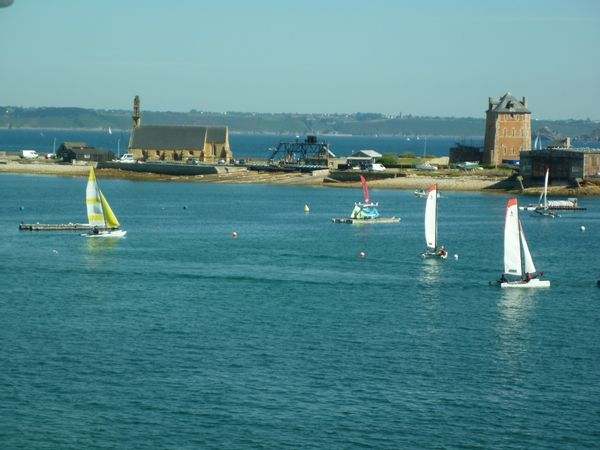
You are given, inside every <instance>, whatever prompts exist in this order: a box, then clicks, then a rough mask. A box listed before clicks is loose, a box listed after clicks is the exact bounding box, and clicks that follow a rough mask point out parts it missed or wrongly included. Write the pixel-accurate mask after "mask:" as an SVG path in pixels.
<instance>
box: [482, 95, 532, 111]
mask: <svg viewBox="0 0 600 450" xmlns="http://www.w3.org/2000/svg"><path fill="white" fill-rule="evenodd" d="M488 111H494V112H496V113H520V114H531V111H529V110H528V109H527V100H526V99H525V97H523V100H519V99H517V98H515V97H514V96H513V95H512V94H511V93H510V92H507V93H506V94H504V95H503V96H502V97H500V100H498V101H496V100H492V98H491V97H490V105H489V109H488Z"/></svg>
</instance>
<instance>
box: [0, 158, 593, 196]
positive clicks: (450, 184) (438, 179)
mask: <svg viewBox="0 0 600 450" xmlns="http://www.w3.org/2000/svg"><path fill="white" fill-rule="evenodd" d="M0 173H13V174H33V175H51V176H75V177H86V176H87V175H88V173H89V166H88V165H70V164H59V163H56V162H50V161H32V162H29V161H28V162H20V161H0ZM97 174H98V177H100V178H118V179H128V180H138V181H158V182H188V183H189V182H192V183H228V184H285V185H306V186H330V187H348V188H356V187H357V186H359V185H360V183H359V182H354V181H352V182H336V181H335V180H332V179H330V178H328V176H327V171H324V172H321V173H315V174H306V173H303V174H301V173H295V172H294V173H285V172H260V171H251V170H236V171H229V172H223V173H219V174H207V175H193V176H173V175H160V174H155V173H147V172H130V171H125V170H119V169H98V170H97ZM432 184H437V185H438V187H439V189H440V190H442V191H465V192H469V191H470V192H499V193H500V192H501V193H515V194H517V193H518V194H525V195H537V194H539V193H540V192H541V189H542V188H541V186H540V187H529V188H525V189H524V190H522V189H520V186H519V184H518V183H517V182H513V181H512V180H509V179H507V178H506V177H502V176H486V175H479V174H477V175H473V174H465V175H463V176H444V175H443V174H439V175H437V176H431V175H416V174H409V175H407V176H398V177H395V178H386V179H374V180H369V186H370V187H371V188H372V189H398V190H414V189H425V188H427V187H429V186H431V185H432ZM549 194H550V195H557V196H559V195H560V196H569V197H577V196H600V186H599V185H597V184H593V183H589V182H588V183H584V184H583V185H582V186H581V187H580V188H573V187H569V186H552V187H550V188H549Z"/></svg>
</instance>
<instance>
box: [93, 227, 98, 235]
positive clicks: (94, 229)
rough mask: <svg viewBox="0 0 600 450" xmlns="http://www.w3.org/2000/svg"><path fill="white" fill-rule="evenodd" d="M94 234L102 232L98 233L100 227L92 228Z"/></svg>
mask: <svg viewBox="0 0 600 450" xmlns="http://www.w3.org/2000/svg"><path fill="white" fill-rule="evenodd" d="M92 233H94V234H98V233H100V231H98V227H94V228H92Z"/></svg>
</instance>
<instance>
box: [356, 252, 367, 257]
mask: <svg viewBox="0 0 600 450" xmlns="http://www.w3.org/2000/svg"><path fill="white" fill-rule="evenodd" d="M358 256H360V257H361V258H364V257H365V256H367V255H366V254H365V252H360V253H359V254H358Z"/></svg>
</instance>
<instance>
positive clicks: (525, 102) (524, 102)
mask: <svg viewBox="0 0 600 450" xmlns="http://www.w3.org/2000/svg"><path fill="white" fill-rule="evenodd" d="M523 106H524V107H525V108H527V97H525V96H523Z"/></svg>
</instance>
